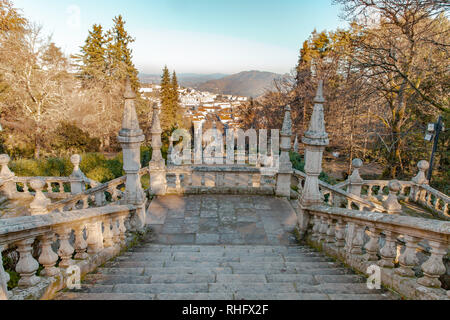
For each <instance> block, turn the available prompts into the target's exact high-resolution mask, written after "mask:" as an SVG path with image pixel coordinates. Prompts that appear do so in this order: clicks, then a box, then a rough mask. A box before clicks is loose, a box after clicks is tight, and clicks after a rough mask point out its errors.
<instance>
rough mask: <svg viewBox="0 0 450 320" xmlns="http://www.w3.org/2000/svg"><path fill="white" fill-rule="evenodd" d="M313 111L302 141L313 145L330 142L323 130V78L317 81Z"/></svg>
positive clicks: (324, 144) (323, 144) (325, 144)
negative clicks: (317, 86)
mask: <svg viewBox="0 0 450 320" xmlns="http://www.w3.org/2000/svg"><path fill="white" fill-rule="evenodd" d="M314 103H315V105H314V111H313V114H312V117H311V122H310V125H309V129H308V131H306V132H305V136H304V137H303V140H302V141H303V143H304V144H306V145H314V146H327V145H329V144H330V140H329V138H328V133H327V132H326V130H325V115H324V111H323V104H324V103H325V98H324V97H323V80H320V81H319V88H318V89H317V95H316V98H315V99H314Z"/></svg>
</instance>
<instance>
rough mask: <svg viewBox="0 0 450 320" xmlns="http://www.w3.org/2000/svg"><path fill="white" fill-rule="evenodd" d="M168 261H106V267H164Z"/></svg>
mask: <svg viewBox="0 0 450 320" xmlns="http://www.w3.org/2000/svg"><path fill="white" fill-rule="evenodd" d="M165 263H166V261H150V260H149V261H133V260H131V261H130V260H124V261H111V262H107V263H105V265H104V267H105V268H120V269H130V268H131V269H135V268H162V267H164V265H165Z"/></svg>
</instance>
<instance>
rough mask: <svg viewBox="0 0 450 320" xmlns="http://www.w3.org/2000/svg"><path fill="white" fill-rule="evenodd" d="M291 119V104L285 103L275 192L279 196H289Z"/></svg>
mask: <svg viewBox="0 0 450 320" xmlns="http://www.w3.org/2000/svg"><path fill="white" fill-rule="evenodd" d="M291 139H292V119H291V106H289V105H287V106H286V109H285V115H284V121H283V128H282V130H281V144H280V149H281V155H280V165H279V168H278V176H277V188H276V194H277V196H279V197H287V198H290V197H291V178H292V173H293V170H292V163H291V159H290V155H289V152H290V151H291V146H292V141H291Z"/></svg>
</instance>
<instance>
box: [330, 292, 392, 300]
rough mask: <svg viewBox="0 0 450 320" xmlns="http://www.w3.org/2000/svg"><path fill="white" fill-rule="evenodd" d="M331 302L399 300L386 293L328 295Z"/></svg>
mask: <svg viewBox="0 0 450 320" xmlns="http://www.w3.org/2000/svg"><path fill="white" fill-rule="evenodd" d="M328 296H329V297H330V299H331V300H366V301H373V300H398V299H399V298H398V297H396V296H394V295H392V294H387V293H380V294H342V293H341V294H328Z"/></svg>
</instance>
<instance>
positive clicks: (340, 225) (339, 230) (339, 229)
mask: <svg viewBox="0 0 450 320" xmlns="http://www.w3.org/2000/svg"><path fill="white" fill-rule="evenodd" d="M335 235H336V244H335V245H336V247H337V248H338V249H339V248H343V247H345V221H343V220H342V219H339V220H338V221H337V223H336V231H335Z"/></svg>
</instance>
